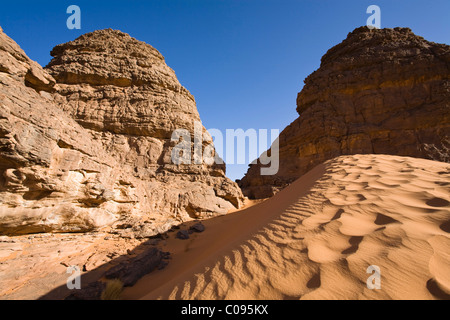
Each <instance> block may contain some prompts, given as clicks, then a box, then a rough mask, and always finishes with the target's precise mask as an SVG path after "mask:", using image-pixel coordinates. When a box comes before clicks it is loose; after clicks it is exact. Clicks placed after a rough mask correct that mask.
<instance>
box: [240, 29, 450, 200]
mask: <svg viewBox="0 0 450 320" xmlns="http://www.w3.org/2000/svg"><path fill="white" fill-rule="evenodd" d="M297 111H298V113H299V115H300V117H299V118H298V119H297V120H295V121H294V122H293V123H292V124H291V125H289V126H288V127H287V128H286V129H284V131H283V132H282V133H281V134H280V137H279V144H280V148H279V155H280V170H279V172H278V173H277V174H276V175H273V176H262V175H261V174H260V168H261V164H259V163H258V164H254V165H251V166H250V168H249V170H248V172H247V174H246V175H245V177H244V178H243V179H242V180H241V181H240V182H239V184H240V186H241V188H242V189H243V191H244V194H245V195H247V196H249V197H251V198H265V197H270V196H272V195H273V194H274V193H276V192H277V191H279V190H280V189H282V188H284V187H285V186H286V185H288V184H290V183H291V182H293V181H294V180H296V179H297V178H299V177H300V176H302V175H303V174H305V173H306V172H308V171H309V170H310V169H312V168H313V167H315V166H316V165H318V164H320V163H322V162H324V161H326V160H328V159H332V158H334V157H336V156H340V155H351V154H368V153H370V154H390V155H399V156H412V157H421V158H429V159H434V160H440V161H446V160H448V159H449V157H448V156H449V155H448V154H446V152H445V150H447V151H448V150H449V149H448V147H449V146H450V46H448V45H445V44H437V43H433V42H429V41H426V40H425V39H423V38H422V37H419V36H417V35H415V34H414V33H413V32H412V31H411V30H410V29H408V28H395V29H381V30H377V29H374V30H369V29H368V28H367V27H361V28H358V29H356V30H354V31H353V32H351V33H350V34H349V35H348V37H347V39H346V40H344V41H343V42H342V43H340V44H338V45H337V46H335V47H333V48H331V49H330V50H329V51H328V52H327V53H326V54H325V55H324V56H323V58H322V61H321V66H320V68H319V69H318V70H317V71H315V72H313V73H312V74H311V75H310V76H308V77H307V78H306V80H305V85H304V88H303V90H302V91H301V92H300V93H299V95H298V98H297Z"/></svg>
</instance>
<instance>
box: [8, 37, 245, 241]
mask: <svg viewBox="0 0 450 320" xmlns="http://www.w3.org/2000/svg"><path fill="white" fill-rule="evenodd" d="M52 55H53V56H54V57H55V58H54V59H53V60H52V62H51V63H50V65H49V66H48V67H47V69H46V70H44V69H42V68H41V67H40V66H39V65H38V64H37V63H36V62H34V61H31V60H30V59H29V58H28V57H27V56H26V54H25V53H24V52H23V51H22V50H21V49H20V47H19V46H18V45H17V44H16V43H15V42H14V41H13V40H11V39H10V38H9V37H8V36H6V35H5V34H4V33H3V32H2V31H1V30H0V233H2V234H10V235H11V234H24V233H35V232H84V231H88V230H98V229H100V228H103V227H109V226H113V227H115V226H116V225H123V224H124V223H125V222H126V221H128V222H126V223H130V222H131V223H133V224H137V225H139V228H143V227H145V229H146V235H147V236H151V235H152V234H156V233H159V232H165V231H167V230H168V229H170V227H171V226H172V225H174V224H177V223H179V222H180V221H185V220H188V219H190V218H202V217H206V216H209V215H215V214H218V213H219V214H220V213H226V212H227V211H228V210H229V209H232V208H235V207H239V206H240V205H241V201H242V193H241V191H240V189H239V187H238V186H237V185H236V184H235V183H234V182H232V181H230V180H229V179H227V178H226V177H225V166H224V165H212V166H208V165H205V164H201V165H194V164H192V165H175V164H173V162H172V158H171V154H172V149H173V147H174V146H175V145H176V142H172V141H171V134H172V132H173V130H175V129H179V128H182V129H187V130H188V131H189V132H193V130H194V122H195V121H199V120H200V117H199V115H198V112H197V109H196V105H195V100H194V98H193V97H192V95H191V94H190V93H189V92H188V91H187V90H186V89H185V88H183V87H182V86H181V85H180V84H179V82H178V80H177V79H176V76H175V73H174V72H173V70H171V69H170V68H169V67H168V66H167V65H166V64H165V62H164V58H163V57H162V56H161V54H160V53H159V52H158V51H157V50H156V49H154V48H152V47H151V46H149V45H147V44H145V43H142V42H139V41H137V40H135V39H133V38H131V37H130V36H129V35H126V34H124V33H121V32H119V31H113V30H103V31H96V32H94V33H91V34H87V35H84V36H82V37H80V38H79V39H77V40H75V41H74V42H70V43H68V44H64V45H60V46H57V47H56V48H55V49H54V50H53V51H52ZM203 131H205V130H204V128H203ZM205 134H206V132H205ZM206 135H207V134H206ZM205 144H207V143H206V142H205ZM124 221H125V222H124ZM132 227H133V225H131V226H130V228H132Z"/></svg>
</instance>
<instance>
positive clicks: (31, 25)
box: [0, 0, 450, 180]
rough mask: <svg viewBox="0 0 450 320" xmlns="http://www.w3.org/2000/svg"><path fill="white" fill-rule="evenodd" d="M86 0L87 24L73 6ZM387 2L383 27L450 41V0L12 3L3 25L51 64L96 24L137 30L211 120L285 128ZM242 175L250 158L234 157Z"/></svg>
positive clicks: (225, 125) (236, 174)
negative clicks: (309, 82) (336, 57)
mask: <svg viewBox="0 0 450 320" xmlns="http://www.w3.org/2000/svg"><path fill="white" fill-rule="evenodd" d="M71 4H75V5H78V6H80V8H81V11H82V29H81V30H68V29H67V27H66V20H67V18H68V17H69V15H68V14H66V9H67V7H68V6H69V5H71ZM371 4H375V5H378V6H380V8H381V14H382V15H381V17H382V22H381V24H382V27H383V28H385V27H386V28H393V27H397V26H401V27H410V28H411V29H412V30H413V31H414V32H415V33H416V34H418V35H420V36H423V37H424V38H426V39H427V40H430V41H434V42H439V43H447V44H448V43H450V1H449V0H433V1H417V0H389V1H384V0H383V1H380V0H371V1H366V0H352V1H349V0H147V1H144V0H141V1H123V0H121V1H116V0H110V1H97V0H96V1H94V0H90V1H81V0H72V1H8V2H5V1H3V2H2V4H1V7H0V25H1V26H2V27H3V29H4V31H5V32H6V33H7V34H8V35H9V36H10V37H12V38H13V39H14V40H15V41H16V42H17V43H19V45H20V46H21V47H22V48H23V49H24V50H25V52H26V53H27V54H28V56H29V57H30V58H32V59H33V60H36V61H38V62H39V63H40V64H41V65H43V66H45V65H46V64H47V63H48V62H49V61H50V58H51V57H50V55H49V52H50V50H51V49H52V48H53V47H54V46H55V45H57V44H60V43H63V42H67V41H70V40H73V39H75V38H76V37H78V36H79V35H81V34H84V33H87V32H91V31H93V30H97V29H104V28H113V29H119V30H121V31H123V32H126V33H129V34H130V35H131V36H133V37H135V38H137V39H138V40H142V41H145V42H147V43H149V44H151V45H152V46H154V47H155V48H156V49H158V50H159V51H160V52H161V53H162V54H163V55H164V56H165V58H166V62H167V64H168V65H169V66H170V67H171V68H173V69H174V70H175V72H176V74H177V76H178V79H179V80H180V82H181V84H182V85H183V86H185V87H186V88H187V89H188V90H189V91H190V92H191V93H192V94H193V95H194V96H195V98H196V100H197V107H198V110H199V112H200V116H201V118H202V121H203V124H204V126H205V127H206V128H207V129H209V128H217V129H220V130H222V131H223V132H225V129H237V128H243V129H244V130H247V129H249V128H254V129H264V128H265V129H272V128H273V129H280V131H281V130H282V129H284V128H285V127H286V126H287V125H288V124H289V123H291V122H292V121H294V120H295V119H296V118H297V117H298V115H297V113H296V111H295V109H296V105H295V101H296V97H297V93H298V92H299V91H300V90H301V89H302V86H303V80H304V79H305V77H307V76H308V75H309V74H310V73H311V72H313V71H314V70H316V69H317V68H318V67H319V65H320V58H321V57H322V55H323V54H325V53H326V52H327V50H328V49H329V48H331V47H332V46H334V45H336V44H338V43H339V42H341V41H342V40H344V39H345V37H346V36H347V34H348V33H349V32H350V31H352V30H353V29H355V28H356V27H359V26H362V25H365V24H366V20H367V18H368V17H369V15H368V14H366V9H367V7H368V6H369V5H371ZM227 168H228V176H229V177H230V178H232V179H233V180H234V179H236V178H240V177H242V176H243V174H244V173H245V172H246V168H247V166H246V165H243V166H242V165H241V166H239V165H228V166H227Z"/></svg>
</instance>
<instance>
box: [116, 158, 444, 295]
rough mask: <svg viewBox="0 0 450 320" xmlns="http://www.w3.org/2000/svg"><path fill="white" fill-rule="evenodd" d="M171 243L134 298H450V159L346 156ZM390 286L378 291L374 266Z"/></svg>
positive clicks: (137, 287)
mask: <svg viewBox="0 0 450 320" xmlns="http://www.w3.org/2000/svg"><path fill="white" fill-rule="evenodd" d="M204 224H205V226H206V231H205V232H204V233H201V234H194V236H193V237H192V238H191V239H190V240H185V241H183V240H178V239H175V238H174V237H173V236H171V238H169V239H168V240H167V243H166V245H165V246H164V247H163V248H164V249H165V250H169V251H171V252H172V253H173V260H172V261H171V263H170V264H169V266H168V267H167V268H166V269H164V270H160V271H157V272H154V273H152V274H150V275H148V276H146V277H144V278H142V279H141V281H139V282H138V283H137V284H136V285H135V286H134V287H133V288H128V289H127V290H125V292H124V298H127V299H136V298H141V299H449V297H450V235H449V232H450V165H449V164H445V163H441V162H435V161H429V160H423V159H415V158H408V157H396V156H385V155H356V156H342V157H339V158H336V159H334V160H331V161H328V162H326V163H325V164H323V165H320V166H318V167H316V168H315V169H314V170H312V171H311V172H309V173H308V174H306V175H304V176H303V177H302V178H300V179H299V180H297V181H296V182H294V183H293V184H292V185H291V186H289V187H288V188H286V189H284V190H283V191H282V192H280V193H279V194H277V195H276V196H274V197H273V198H271V199H269V200H267V201H265V202H263V203H260V204H257V205H255V206H252V207H250V208H247V209H244V210H242V211H239V212H235V213H232V214H229V215H227V216H224V217H220V218H216V219H212V220H209V221H206V222H205V223H204ZM371 265H375V266H378V267H379V268H380V271H381V288H380V289H378V290H377V289H375V290H370V289H368V287H367V279H368V278H369V277H370V276H371V274H369V273H367V268H368V267H369V266H371Z"/></svg>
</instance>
